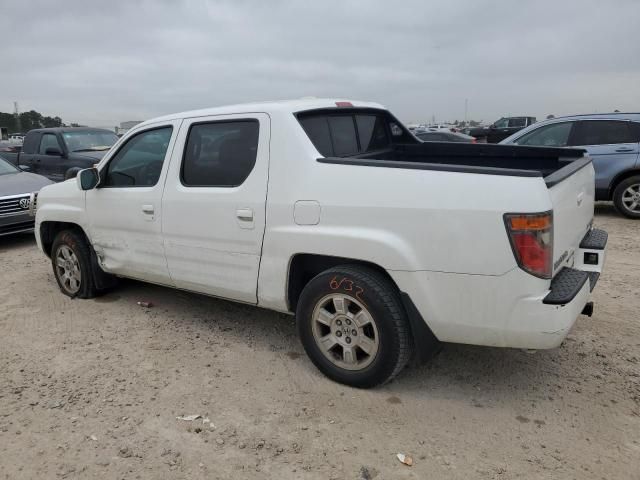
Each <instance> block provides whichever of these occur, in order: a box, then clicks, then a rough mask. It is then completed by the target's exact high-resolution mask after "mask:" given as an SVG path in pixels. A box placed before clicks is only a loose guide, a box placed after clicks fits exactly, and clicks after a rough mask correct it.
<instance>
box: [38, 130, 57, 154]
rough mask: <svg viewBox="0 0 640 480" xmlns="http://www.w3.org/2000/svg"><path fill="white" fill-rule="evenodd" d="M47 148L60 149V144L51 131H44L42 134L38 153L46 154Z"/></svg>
mask: <svg viewBox="0 0 640 480" xmlns="http://www.w3.org/2000/svg"><path fill="white" fill-rule="evenodd" d="M47 148H57V149H58V150H61V149H60V144H59V143H58V138H57V137H56V136H55V135H54V134H53V133H45V134H43V135H42V139H41V140H40V149H39V150H38V153H39V154H40V155H46V154H47Z"/></svg>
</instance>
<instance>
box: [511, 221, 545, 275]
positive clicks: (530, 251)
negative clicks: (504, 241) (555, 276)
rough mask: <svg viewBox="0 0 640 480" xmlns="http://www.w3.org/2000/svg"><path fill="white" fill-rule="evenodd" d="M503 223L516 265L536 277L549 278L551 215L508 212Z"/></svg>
mask: <svg viewBox="0 0 640 480" xmlns="http://www.w3.org/2000/svg"><path fill="white" fill-rule="evenodd" d="M505 224H506V227H507V233H508V234H509V240H510V241H511V246H512V248H513V254H514V256H515V258H516V261H517V262H518V265H519V266H520V268H522V269H523V270H525V271H526V272H529V273H530V274H532V275H535V276H536V277H541V278H551V274H552V265H553V216H552V214H551V212H546V213H533V214H531V213H508V214H506V215H505Z"/></svg>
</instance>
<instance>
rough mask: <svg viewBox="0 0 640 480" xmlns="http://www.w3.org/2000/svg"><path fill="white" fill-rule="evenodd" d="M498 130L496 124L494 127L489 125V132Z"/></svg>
mask: <svg viewBox="0 0 640 480" xmlns="http://www.w3.org/2000/svg"><path fill="white" fill-rule="evenodd" d="M496 128H497V127H496V125H495V123H494V124H492V125H489V130H495V129H496Z"/></svg>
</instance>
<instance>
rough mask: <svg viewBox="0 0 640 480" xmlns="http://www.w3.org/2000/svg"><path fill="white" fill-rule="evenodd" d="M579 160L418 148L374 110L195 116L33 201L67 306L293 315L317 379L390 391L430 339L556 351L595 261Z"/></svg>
mask: <svg viewBox="0 0 640 480" xmlns="http://www.w3.org/2000/svg"><path fill="white" fill-rule="evenodd" d="M593 202H594V170H593V167H592V165H591V160H590V159H589V158H588V157H586V156H584V152H583V151H581V150H571V149H550V148H540V147H520V146H502V145H473V144H459V143H455V144H454V143H433V142H429V143H422V142H420V141H419V140H418V139H416V138H415V137H414V136H413V135H412V134H411V133H410V132H409V130H407V129H406V128H405V127H404V126H403V125H402V124H401V123H400V122H399V121H398V120H397V119H396V118H395V117H394V116H393V115H392V114H391V113H389V112H388V111H387V110H385V109H384V108H383V107H382V106H380V105H378V104H374V103H363V102H355V101H344V100H337V101H336V100H319V99H308V100H298V101H287V102H274V103H257V104H249V105H236V106H229V107H221V108H213V109H207V110H198V111H192V112H186V113H180V114H175V115H169V116H165V117H161V118H156V119H153V120H149V121H147V122H144V123H142V124H139V125H137V126H136V127H134V128H133V129H132V130H130V131H129V132H128V133H127V134H126V135H125V136H124V137H123V138H121V139H120V140H119V141H118V143H116V144H115V145H114V146H113V147H112V149H111V150H110V151H109V152H108V153H107V155H105V157H104V158H103V159H102V160H101V161H100V163H99V164H98V165H97V166H96V167H95V168H92V169H87V170H83V171H81V172H80V174H79V175H78V177H77V178H76V179H74V180H68V181H66V182H63V183H59V184H56V185H51V186H48V187H45V188H44V189H43V190H42V191H41V192H40V194H39V197H38V201H37V203H38V205H37V213H36V238H37V242H38V245H39V247H40V248H41V249H42V251H43V252H44V253H45V254H46V255H48V256H49V257H50V258H51V262H52V265H53V271H54V273H55V277H56V279H57V281H58V284H59V286H60V288H61V290H62V292H63V293H64V294H66V295H69V296H71V297H79V298H91V297H93V296H95V295H97V294H99V293H100V292H103V291H105V290H106V289H108V288H110V287H111V286H112V285H113V283H114V281H115V279H116V278H117V277H128V278H134V279H138V280H142V281H145V282H151V283H155V284H160V285H166V286H169V287H175V288H179V289H184V290H190V291H193V292H199V293H202V294H206V295H212V296H216V297H222V298H227V299H231V300H235V301H239V302H244V303H249V304H254V305H258V306H261V307H264V308H269V309H273V310H277V311H280V312H289V313H295V315H296V317H297V325H298V330H299V335H300V338H301V341H302V344H303V346H304V348H305V350H306V351H307V353H308V355H309V357H310V358H311V360H312V361H313V363H314V364H315V365H316V366H317V367H318V368H319V369H320V370H321V371H322V372H323V373H325V374H326V375H327V376H329V377H330V378H332V379H334V380H336V381H338V382H343V383H345V384H349V385H353V386H357V387H371V386H374V385H378V384H380V383H383V382H385V381H388V380H389V379H391V378H393V377H394V375H396V374H397V373H398V372H399V371H400V370H401V369H402V368H403V367H404V366H405V365H406V364H407V362H408V361H409V360H410V358H412V357H413V358H416V359H418V360H420V359H425V358H427V357H429V356H430V355H432V354H433V353H434V352H436V351H437V350H438V348H439V342H458V343H467V344H476V345H490V346H500V347H518V348H526V349H546V348H553V347H556V346H558V345H560V343H561V342H562V340H563V339H564V338H565V336H566V335H567V333H568V331H569V329H570V328H571V326H572V325H573V323H574V322H575V320H576V318H577V317H578V316H579V315H580V313H585V314H590V313H591V310H592V308H593V307H592V305H593V304H592V303H591V302H589V294H590V290H591V289H593V287H594V285H595V283H596V280H597V279H598V275H599V272H600V271H601V269H602V266H603V262H604V250H605V244H606V240H607V235H606V233H605V232H604V231H602V230H596V229H593V228H592V219H593Z"/></svg>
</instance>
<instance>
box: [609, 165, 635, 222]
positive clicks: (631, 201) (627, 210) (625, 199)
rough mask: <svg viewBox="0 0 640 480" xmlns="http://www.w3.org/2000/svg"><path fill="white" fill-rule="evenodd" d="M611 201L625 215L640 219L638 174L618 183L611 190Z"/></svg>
mask: <svg viewBox="0 0 640 480" xmlns="http://www.w3.org/2000/svg"><path fill="white" fill-rule="evenodd" d="M613 203H614V205H615V206H616V209H617V210H618V211H619V212H620V213H621V214H622V215H624V216H625V217H628V218H634V219H640V175H636V176H635V177H630V178H627V179H626V180H623V181H622V182H620V183H619V184H618V186H617V187H616V188H615V190H614V191H613Z"/></svg>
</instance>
